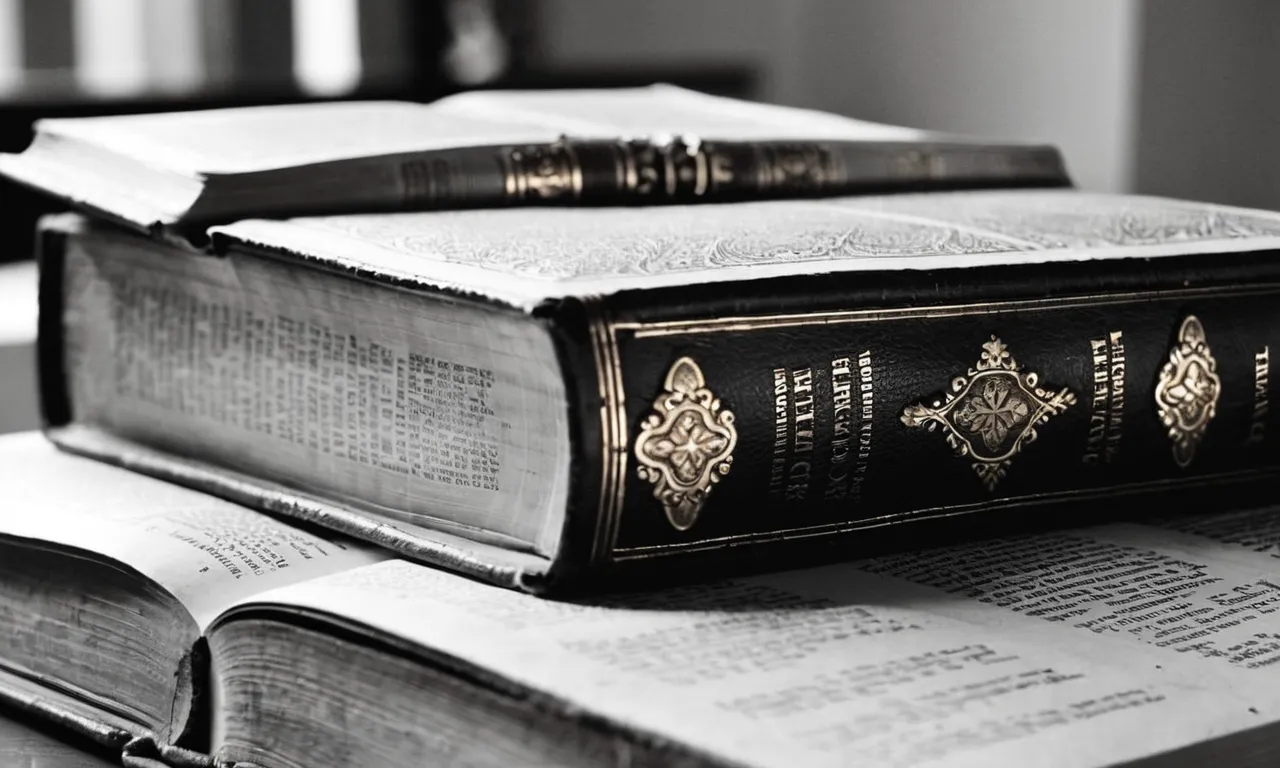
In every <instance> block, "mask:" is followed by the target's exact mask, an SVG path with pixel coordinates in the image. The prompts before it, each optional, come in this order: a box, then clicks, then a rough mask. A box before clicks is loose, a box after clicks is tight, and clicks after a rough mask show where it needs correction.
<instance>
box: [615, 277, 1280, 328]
mask: <svg viewBox="0 0 1280 768" xmlns="http://www.w3.org/2000/svg"><path fill="white" fill-rule="evenodd" d="M1277 292H1280V283H1262V284H1259V285H1241V286H1220V287H1217V288H1170V289H1166V290H1153V291H1133V292H1128V293H1109V294H1096V295H1087V294H1086V295H1078V296H1063V297H1057V298H1050V299H1011V300H1008V301H983V302H974V303H971V304H940V305H937V306H932V307H899V308H887V309H847V310H831V311H827V312H811V313H803V314H777V315H757V316H742V317H722V318H714V319H711V320H667V321H660V322H648V323H644V322H641V323H617V324H615V325H614V326H613V328H614V330H615V331H619V330H623V331H631V332H632V333H633V334H634V335H635V337H636V338H638V339H641V338H653V337H658V336H686V335H689V336H691V335H695V334H703V333H732V332H735V331H757V330H761V329H763V328H796V327H801V326H806V325H846V324H851V323H874V322H879V321H882V320H899V319H918V318H944V317H964V316H968V315H993V314H998V313H1000V312H1036V311H1045V310H1050V309H1078V308H1082V307H1096V306H1098V305H1100V304H1101V305H1109V304H1131V303H1134V302H1136V301H1150V300H1153V299H1163V298H1189V297H1195V296H1253V295H1265V294H1269V293H1277Z"/></svg>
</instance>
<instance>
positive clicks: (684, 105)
mask: <svg viewBox="0 0 1280 768" xmlns="http://www.w3.org/2000/svg"><path fill="white" fill-rule="evenodd" d="M439 108H440V109H442V110H445V111H448V112H453V113H457V114H470V115H474V116H477V117H481V116H483V117H487V118H490V119H493V120H501V119H504V117H505V118H514V119H516V120H527V121H530V122H544V123H545V124H546V125H548V126H554V127H557V128H558V129H559V130H563V131H564V132H566V133H568V134H570V135H573V136H591V137H596V136H598V137H602V138H618V137H628V138H631V137H641V138H643V137H657V136H671V135H689V136H696V137H698V138H701V139H704V140H716V141H769V140H775V141H794V140H810V141H817V140H833V141H923V140H928V139H934V138H938V137H939V135H938V134H931V133H929V132H928V131H921V130H917V129H915V128H904V127H901V126H896V125H884V124H881V123H871V122H867V121H864V120H854V119H852V118H848V117H842V116H840V115H834V114H831V113H827V112H818V111H816V110H809V109H796V108H794V107H783V106H779V105H774V104H761V103H758V102H751V101H742V100H739V99H730V98H725V97H720V96H710V95H708V94H704V93H698V92H697V91H690V90H686V89H684V88H677V87H674V86H670V85H654V86H650V87H649V88H620V89H588V88H584V89H576V90H570V89H566V90H552V91H473V92H470V93H464V94H459V95H457V96H451V97H449V98H446V99H443V100H441V101H440V102H439Z"/></svg>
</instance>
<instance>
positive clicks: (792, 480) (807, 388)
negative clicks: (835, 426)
mask: <svg viewBox="0 0 1280 768" xmlns="http://www.w3.org/2000/svg"><path fill="white" fill-rule="evenodd" d="M791 395H792V418H791V424H792V432H793V435H794V437H793V441H792V449H791V458H792V462H791V466H790V468H788V469H787V493H786V497H787V501H804V499H805V497H806V496H808V494H809V479H810V474H811V468H812V464H811V463H810V456H811V455H812V454H813V369H811V368H797V369H795V370H794V371H792V372H791Z"/></svg>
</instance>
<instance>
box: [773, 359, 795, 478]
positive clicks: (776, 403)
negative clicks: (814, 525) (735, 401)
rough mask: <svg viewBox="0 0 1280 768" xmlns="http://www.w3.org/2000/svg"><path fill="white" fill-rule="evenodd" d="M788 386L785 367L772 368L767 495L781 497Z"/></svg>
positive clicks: (787, 438) (788, 440)
mask: <svg viewBox="0 0 1280 768" xmlns="http://www.w3.org/2000/svg"><path fill="white" fill-rule="evenodd" d="M790 391H791V390H790V388H789V387H788V386H787V369H786V368H774V369H773V460H772V461H771V462H770V465H769V495H770V496H772V497H774V498H778V499H780V498H782V495H783V488H784V486H785V485H786V483H785V479H786V475H787V449H788V448H789V447H790V445H791V428H790V424H791V422H790V419H789V415H790V412H791V406H790V402H791V396H790Z"/></svg>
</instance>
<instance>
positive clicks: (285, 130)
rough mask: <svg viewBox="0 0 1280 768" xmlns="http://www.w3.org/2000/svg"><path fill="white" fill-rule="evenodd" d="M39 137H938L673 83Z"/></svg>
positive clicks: (222, 144) (243, 151)
mask: <svg viewBox="0 0 1280 768" xmlns="http://www.w3.org/2000/svg"><path fill="white" fill-rule="evenodd" d="M40 131H41V132H42V133H47V134H49V135H52V136H59V137H68V138H74V139H77V140H79V141H81V142H84V143H86V144H89V145H92V146H96V147H99V148H102V149H105V150H108V151H110V152H112V153H115V154H118V155H121V156H123V157H127V158H130V159H133V160H136V161H138V162H140V163H143V164H144V165H147V166H152V167H160V168H164V169H167V170H173V171H177V172H179V173H183V174H188V175H196V174H201V173H207V174H222V173H240V172H252V171H262V170H270V169H278V168H289V167H296V166H303V165H310V164H314V163H322V162H327V161H333V160H342V159H349V158H360V157H377V156H381V155H393V154H399V153H409V152H421V151H427V150H434V149H447V148H454V147H482V146H498V145H508V144H545V143H550V142H553V141H555V140H557V139H558V138H560V137H561V136H562V135H569V136H572V137H575V138H580V139H602V140H610V141H611V140H614V139H617V138H620V137H656V136H667V135H671V134H690V135H695V136H700V137H702V138H704V139H724V140H743V141H752V140H769V139H776V140H798V139H809V140H822V139H830V140H848V141H868V140H892V141H915V140H922V139H927V138H936V136H935V135H933V134H928V133H926V132H924V131H917V130H914V129H911V128H900V127H897V126H885V125H880V124H877V123H867V122H863V121H860V120H853V119H850V118H845V117H841V116H838V115H832V114H826V113H822V112H814V111H811V110H799V109H792V108H787V107H778V106H773V105H766V104H757V103H753V102H746V101H739V100H736V99H725V98H719V97H713V96H707V95H705V94H700V93H695V92H693V91H686V90H682V89H679V88H671V87H653V88H634V89H611V90H598V91H589V90H582V91H571V90H565V91H527V92H520V91H495V92H473V93H468V94H462V95H459V96H454V97H450V98H447V99H443V100H441V101H439V102H437V103H434V104H426V105H423V104H412V103H408V102H393V101H368V102H337V103H320V104H296V105H284V106H282V105H276V106H269V107H243V108H236V109H219V110H205V111H196V112H171V113H163V114H151V115H125V116H113V117H96V118H80V119H75V120H68V119H62V120H59V119H51V120H44V121H42V122H41V123H40Z"/></svg>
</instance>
